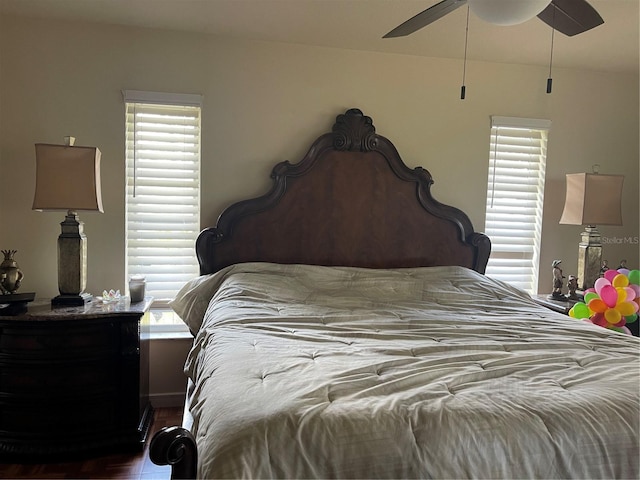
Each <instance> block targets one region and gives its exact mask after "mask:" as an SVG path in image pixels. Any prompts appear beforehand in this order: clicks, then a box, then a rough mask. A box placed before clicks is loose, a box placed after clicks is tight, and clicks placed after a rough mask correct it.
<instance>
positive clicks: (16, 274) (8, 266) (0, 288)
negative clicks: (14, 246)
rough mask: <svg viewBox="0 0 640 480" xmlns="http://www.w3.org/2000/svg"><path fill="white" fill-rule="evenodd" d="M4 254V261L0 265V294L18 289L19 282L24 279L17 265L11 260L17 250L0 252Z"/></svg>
mask: <svg viewBox="0 0 640 480" xmlns="http://www.w3.org/2000/svg"><path fill="white" fill-rule="evenodd" d="M0 252H2V253H3V254H4V260H3V261H2V263H0V292H1V293H3V294H9V293H13V292H15V291H16V290H18V288H20V282H22V277H24V275H23V273H22V270H20V267H18V263H17V262H16V261H15V260H14V259H13V256H14V255H15V254H16V252H17V250H0Z"/></svg>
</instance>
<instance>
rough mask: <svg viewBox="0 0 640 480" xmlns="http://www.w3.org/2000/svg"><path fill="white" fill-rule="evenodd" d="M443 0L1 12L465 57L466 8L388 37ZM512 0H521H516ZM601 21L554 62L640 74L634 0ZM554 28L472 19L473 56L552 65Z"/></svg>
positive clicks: (236, 0)
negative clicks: (404, 34)
mask: <svg viewBox="0 0 640 480" xmlns="http://www.w3.org/2000/svg"><path fill="white" fill-rule="evenodd" d="M437 1H438V0H0V14H2V15H7V14H10V15H11V14H15V15H25V16H37V17H47V18H55V19H58V18H59V19H69V20H80V21H85V22H99V23H108V24H118V25H131V26H138V27H150V28H162V29H172V30H182V31H195V32H206V33H210V34H214V35H220V36H225V37H234V38H246V39H254V40H266V41H275V42H287V43H299V44H305V45H316V46H325V47H338V48H346V49H353V50H368V51H376V52H387V53H397V54H407V55H419V56H428V57H445V58H462V56H463V54H464V37H465V22H466V13H467V9H466V7H462V8H459V9H457V10H456V11H454V12H453V13H451V14H449V15H447V16H445V17H443V18H442V19H440V20H438V21H437V22H435V23H433V24H431V25H429V26H427V27H425V28H424V29H422V30H419V31H418V32H416V33H414V34H412V35H410V36H407V37H402V38H390V39H383V38H381V37H382V35H384V34H385V33H387V32H388V31H389V30H391V29H392V28H394V27H395V26H397V25H398V24H400V23H402V22H403V21H405V20H407V19H408V18H410V17H412V16H413V15H415V14H416V13H419V12H421V11H422V10H424V9H426V8H428V7H430V6H431V5H434V4H435V3H437ZM514 1H515V0H514ZM589 3H590V4H591V5H592V6H593V7H594V8H595V9H596V10H597V11H598V12H599V13H600V15H601V16H602V18H603V19H604V21H605V23H604V24H603V25H600V26H598V27H596V28H594V29H593V30H590V31H588V32H585V33H582V34H580V35H576V36H575V37H566V36H565V35H563V34H560V33H557V32H556V34H555V38H554V51H553V66H554V67H568V68H588V69H594V70H602V71H610V72H627V73H635V74H637V73H638V69H639V67H638V63H639V57H640V54H639V45H640V39H639V36H638V29H639V28H638V27H639V24H640V13H639V4H640V2H638V0H590V2H589ZM551 34H552V30H551V28H550V27H548V26H547V25H546V24H544V23H543V22H542V21H540V20H538V19H537V18H534V19H532V20H529V21H527V22H525V23H523V24H520V25H516V26H510V27H499V26H495V25H491V24H488V23H486V22H483V21H482V20H480V19H479V18H477V17H474V16H473V14H472V15H471V19H470V25H469V45H468V58H469V59H470V60H481V61H491V62H506V63H520V64H529V65H544V66H549V61H550V49H551Z"/></svg>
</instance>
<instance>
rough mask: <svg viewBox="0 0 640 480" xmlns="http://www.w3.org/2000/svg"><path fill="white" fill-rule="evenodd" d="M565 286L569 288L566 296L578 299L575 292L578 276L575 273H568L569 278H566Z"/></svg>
mask: <svg viewBox="0 0 640 480" xmlns="http://www.w3.org/2000/svg"><path fill="white" fill-rule="evenodd" d="M567 288H568V289H569V295H567V298H569V299H571V300H580V297H579V296H578V294H577V293H576V290H577V289H578V277H576V276H575V275H569V280H567Z"/></svg>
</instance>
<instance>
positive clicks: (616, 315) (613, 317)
mask: <svg viewBox="0 0 640 480" xmlns="http://www.w3.org/2000/svg"><path fill="white" fill-rule="evenodd" d="M604 318H606V319H607V322H609V323H610V324H611V325H615V324H616V323H618V322H620V320H621V319H622V315H621V314H620V312H619V311H618V310H616V309H615V308H610V309H609V310H607V311H606V312H604Z"/></svg>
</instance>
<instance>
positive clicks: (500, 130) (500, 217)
mask: <svg viewBox="0 0 640 480" xmlns="http://www.w3.org/2000/svg"><path fill="white" fill-rule="evenodd" d="M550 127H551V122H550V121H549V120H537V119H526V118H513V117H497V116H493V117H491V138H490V154H489V175H488V184H487V205H486V224H485V233H486V234H487V235H488V236H489V237H490V238H491V256H490V257H489V263H488V264H487V270H486V274H487V275H488V276H491V277H494V278H497V279H499V280H503V281H505V282H508V283H509V284H511V285H513V286H515V287H518V288H520V289H522V290H525V291H527V292H529V293H536V292H537V289H538V266H539V256H540V233H541V229H542V206H543V200H544V177H545V166H546V156H547V135H548V131H549V128H550Z"/></svg>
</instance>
